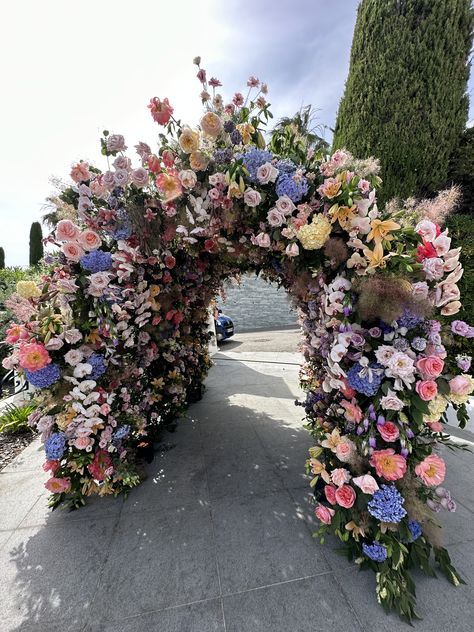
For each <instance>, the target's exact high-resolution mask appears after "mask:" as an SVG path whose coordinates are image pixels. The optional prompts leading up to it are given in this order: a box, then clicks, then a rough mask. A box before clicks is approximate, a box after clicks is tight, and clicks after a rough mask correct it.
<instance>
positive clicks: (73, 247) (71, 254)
mask: <svg viewBox="0 0 474 632" xmlns="http://www.w3.org/2000/svg"><path fill="white" fill-rule="evenodd" d="M62 251H63V253H64V254H65V255H66V257H67V258H68V259H70V260H71V261H75V262H76V263H77V262H78V261H80V259H81V257H83V256H84V250H83V249H82V248H81V246H80V245H79V244H77V243H76V242H74V241H67V242H66V243H65V244H63V247H62Z"/></svg>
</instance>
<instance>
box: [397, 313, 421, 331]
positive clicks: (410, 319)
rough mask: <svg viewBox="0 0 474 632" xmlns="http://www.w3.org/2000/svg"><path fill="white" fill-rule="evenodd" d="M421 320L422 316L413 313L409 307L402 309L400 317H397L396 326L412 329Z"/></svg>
mask: <svg viewBox="0 0 474 632" xmlns="http://www.w3.org/2000/svg"><path fill="white" fill-rule="evenodd" d="M422 321H423V318H422V317H421V316H418V315H417V314H414V313H413V312H412V311H410V310H409V309H405V310H403V314H402V315H401V316H400V318H397V323H398V326H399V327H405V328H406V329H414V328H415V327H416V326H417V325H419V324H420V323H421V322H422Z"/></svg>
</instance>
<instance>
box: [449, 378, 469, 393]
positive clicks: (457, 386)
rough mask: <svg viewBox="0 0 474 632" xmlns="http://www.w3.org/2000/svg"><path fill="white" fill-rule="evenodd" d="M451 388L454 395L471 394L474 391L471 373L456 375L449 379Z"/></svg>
mask: <svg viewBox="0 0 474 632" xmlns="http://www.w3.org/2000/svg"><path fill="white" fill-rule="evenodd" d="M449 388H450V389H451V393H452V394H453V395H470V393H471V391H472V378H471V377H470V376H469V375H465V374H462V375H456V377H453V379H452V380H449Z"/></svg>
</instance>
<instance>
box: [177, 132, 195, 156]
mask: <svg viewBox="0 0 474 632" xmlns="http://www.w3.org/2000/svg"><path fill="white" fill-rule="evenodd" d="M178 142H179V146H180V147H181V149H182V150H183V151H184V153H185V154H192V153H193V151H197V150H198V149H199V132H195V131H194V130H192V129H190V128H189V127H185V128H184V130H183V131H182V133H181V136H180V137H179V141H178Z"/></svg>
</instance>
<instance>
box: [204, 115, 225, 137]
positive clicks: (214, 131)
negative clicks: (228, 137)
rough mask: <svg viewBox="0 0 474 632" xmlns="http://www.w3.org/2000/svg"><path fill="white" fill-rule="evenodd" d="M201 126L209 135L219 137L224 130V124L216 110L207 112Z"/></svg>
mask: <svg viewBox="0 0 474 632" xmlns="http://www.w3.org/2000/svg"><path fill="white" fill-rule="evenodd" d="M201 128H202V131H203V132H204V133H205V134H207V135H208V136H211V137H212V138H217V137H218V136H219V135H220V134H221V132H222V130H223V124H222V121H221V119H220V118H219V117H218V116H217V114H214V112H206V114H204V116H203V117H202V119H201Z"/></svg>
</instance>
